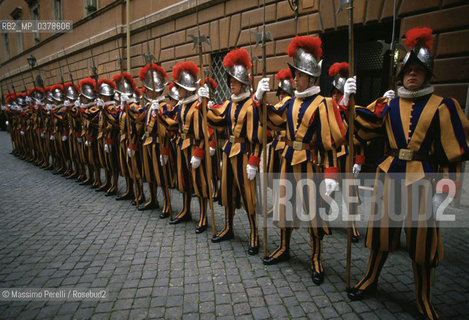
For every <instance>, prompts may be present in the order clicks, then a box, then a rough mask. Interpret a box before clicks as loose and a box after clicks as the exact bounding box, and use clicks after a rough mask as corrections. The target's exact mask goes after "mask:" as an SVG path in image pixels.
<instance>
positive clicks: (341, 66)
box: [329, 62, 349, 78]
mask: <svg viewBox="0 0 469 320" xmlns="http://www.w3.org/2000/svg"><path fill="white" fill-rule="evenodd" d="M338 74H339V75H340V76H341V77H342V78H348V74H349V65H348V63H347V62H336V63H334V64H333V65H332V66H331V67H330V68H329V76H331V77H335V76H336V75H338Z"/></svg>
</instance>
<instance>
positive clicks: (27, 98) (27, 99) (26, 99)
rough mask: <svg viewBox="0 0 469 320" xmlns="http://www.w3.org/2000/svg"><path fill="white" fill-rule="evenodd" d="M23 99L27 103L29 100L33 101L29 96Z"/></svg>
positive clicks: (29, 102)
mask: <svg viewBox="0 0 469 320" xmlns="http://www.w3.org/2000/svg"><path fill="white" fill-rule="evenodd" d="M24 101H26V103H27V104H31V102H33V99H31V97H29V96H26V98H24Z"/></svg>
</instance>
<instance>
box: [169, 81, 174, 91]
mask: <svg viewBox="0 0 469 320" xmlns="http://www.w3.org/2000/svg"><path fill="white" fill-rule="evenodd" d="M173 87H174V82H171V83H170V84H169V86H168V89H169V91H171V89H172V88H173Z"/></svg>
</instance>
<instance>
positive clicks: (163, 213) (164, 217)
mask: <svg viewBox="0 0 469 320" xmlns="http://www.w3.org/2000/svg"><path fill="white" fill-rule="evenodd" d="M167 217H169V213H168V212H161V213H160V219H166V218H167Z"/></svg>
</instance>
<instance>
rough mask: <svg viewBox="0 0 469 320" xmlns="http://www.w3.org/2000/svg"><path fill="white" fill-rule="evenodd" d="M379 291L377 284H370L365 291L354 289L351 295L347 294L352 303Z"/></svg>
mask: <svg viewBox="0 0 469 320" xmlns="http://www.w3.org/2000/svg"><path fill="white" fill-rule="evenodd" d="M377 289H378V285H377V284H376V283H373V284H370V285H369V286H368V287H366V288H365V289H358V288H355V287H353V288H352V289H351V290H350V292H349V293H347V296H348V297H349V299H350V300H352V301H357V300H361V299H363V298H365V297H366V296H367V295H368V294H369V293H373V292H376V290H377Z"/></svg>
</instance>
